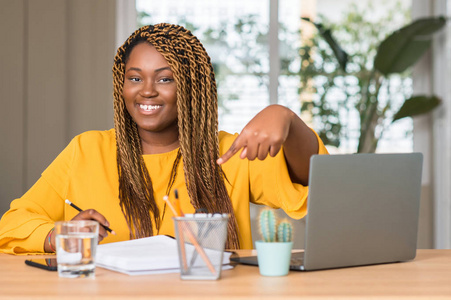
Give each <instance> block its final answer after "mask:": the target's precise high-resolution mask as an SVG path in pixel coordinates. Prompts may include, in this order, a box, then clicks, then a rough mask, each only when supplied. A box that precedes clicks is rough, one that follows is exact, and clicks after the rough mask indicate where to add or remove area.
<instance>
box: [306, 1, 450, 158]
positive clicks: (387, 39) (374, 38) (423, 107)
mask: <svg viewBox="0 0 451 300" xmlns="http://www.w3.org/2000/svg"><path fill="white" fill-rule="evenodd" d="M395 9H396V8H395ZM369 10H371V8H369ZM392 17H393V15H392V14H387V17H386V19H384V20H380V22H379V23H375V22H373V23H371V22H369V21H368V20H367V19H366V18H365V15H364V13H363V12H359V11H358V10H357V8H356V7H355V6H354V8H353V9H351V12H349V13H348V15H347V17H346V18H345V22H344V23H343V24H340V25H337V24H327V21H324V22H313V21H312V20H310V19H308V18H303V20H304V21H306V22H310V23H312V24H313V25H314V26H315V27H316V29H317V33H316V34H314V35H313V37H312V38H310V39H307V40H305V41H304V46H303V47H301V49H300V56H301V65H302V67H301V70H300V76H301V88H300V92H301V100H302V102H303V105H302V108H301V110H302V112H303V114H304V115H305V114H306V113H307V114H309V115H310V116H311V117H312V118H313V122H314V127H315V129H316V130H317V132H318V133H319V135H320V137H321V138H322V140H323V141H324V142H325V144H326V145H332V146H336V147H338V146H340V143H341V142H342V141H343V140H344V139H349V138H351V137H352V136H354V137H355V138H357V140H358V142H357V149H356V152H375V151H376V148H377V145H378V142H379V140H380V139H381V137H382V135H383V133H384V132H385V131H386V129H387V128H388V127H389V126H390V125H391V124H393V123H394V122H396V121H397V120H400V119H402V118H405V117H412V116H416V115H419V114H424V113H428V112H430V111H431V110H433V109H434V108H435V107H437V106H438V105H439V104H440V99H439V98H438V97H437V96H435V95H411V79H410V76H409V73H408V72H409V68H410V67H412V66H413V65H415V63H416V62H417V61H418V60H419V59H420V58H421V57H422V56H423V55H424V54H425V52H426V51H427V50H428V49H429V48H430V46H431V43H432V36H433V34H434V33H436V32H438V31H439V30H440V29H442V28H443V27H444V25H445V24H446V18H445V17H431V18H424V19H418V20H415V21H413V22H411V23H409V24H407V25H405V26H402V27H401V28H399V29H397V30H394V31H392V32H388V33H385V32H383V29H384V28H387V26H389V25H388V24H390V23H391V22H389V20H390V18H392ZM332 33H334V35H333V34H332ZM335 34H336V36H335ZM337 37H338V38H337ZM342 44H343V45H345V46H347V47H348V48H349V49H350V50H351V51H353V52H352V54H349V53H351V51H349V53H348V52H347V51H345V50H344V47H343V46H342ZM355 117H358V119H359V124H351V122H350V121H349V120H350V119H352V118H354V119H355ZM356 132H358V133H357V134H356Z"/></svg>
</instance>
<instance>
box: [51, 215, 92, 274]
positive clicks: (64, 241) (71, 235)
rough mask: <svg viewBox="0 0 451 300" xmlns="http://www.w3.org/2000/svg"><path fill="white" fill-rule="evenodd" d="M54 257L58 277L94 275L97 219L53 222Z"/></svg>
mask: <svg viewBox="0 0 451 300" xmlns="http://www.w3.org/2000/svg"><path fill="white" fill-rule="evenodd" d="M55 234H56V236H55V241H56V258H57V262H58V274H59V276H60V277H68V278H78V277H91V278H93V277H95V257H96V249H97V241H98V236H99V223H98V222H97V221H63V222H56V223H55Z"/></svg>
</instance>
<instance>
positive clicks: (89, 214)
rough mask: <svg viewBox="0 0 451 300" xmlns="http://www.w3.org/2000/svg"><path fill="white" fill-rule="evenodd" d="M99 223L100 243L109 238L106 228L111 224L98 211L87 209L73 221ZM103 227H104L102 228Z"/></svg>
mask: <svg viewBox="0 0 451 300" xmlns="http://www.w3.org/2000/svg"><path fill="white" fill-rule="evenodd" d="M77 220H78V221H89V220H93V221H97V222H99V225H100V226H99V243H100V242H101V241H102V240H103V239H104V238H106V237H107V236H108V231H106V229H105V227H104V226H106V227H109V226H110V223H109V222H108V220H107V219H106V218H105V217H104V216H103V215H102V214H101V213H99V212H98V211H96V210H95V209H87V210H84V211H81V212H80V213H79V214H78V215H76V216H75V217H73V218H72V221H77ZM102 225H103V226H102ZM52 238H53V239H54V237H53V236H52Z"/></svg>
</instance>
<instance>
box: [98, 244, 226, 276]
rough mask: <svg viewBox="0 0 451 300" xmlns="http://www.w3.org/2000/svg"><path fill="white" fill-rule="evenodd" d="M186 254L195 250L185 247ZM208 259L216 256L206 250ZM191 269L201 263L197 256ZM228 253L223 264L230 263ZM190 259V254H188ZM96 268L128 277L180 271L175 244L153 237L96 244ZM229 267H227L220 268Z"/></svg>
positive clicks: (211, 251) (213, 252)
mask: <svg viewBox="0 0 451 300" xmlns="http://www.w3.org/2000/svg"><path fill="white" fill-rule="evenodd" d="M185 246H186V251H187V254H189V253H191V252H192V251H194V249H193V248H194V247H193V246H191V245H185ZM205 252H206V253H207V256H209V257H213V256H214V255H218V254H217V253H215V252H218V251H213V250H209V249H205ZM198 256H199V257H198V258H196V261H195V263H194V266H196V265H198V264H199V263H201V262H200V261H199V260H202V258H201V257H200V255H198ZM230 256H231V253H230V252H224V257H223V264H224V265H227V264H229V263H230ZM188 257H191V255H188ZM96 265H97V266H99V267H102V268H106V269H110V270H113V271H118V272H122V273H126V274H129V275H142V274H157V273H158V274H159V273H176V272H180V269H179V268H180V265H179V259H178V252H177V241H176V240H175V239H173V238H171V237H168V236H163V235H159V236H152V237H147V238H142V239H136V240H130V241H123V242H116V243H110V244H104V245H99V246H98V247H97V254H96ZM224 267H227V268H230V266H223V269H225V268H224Z"/></svg>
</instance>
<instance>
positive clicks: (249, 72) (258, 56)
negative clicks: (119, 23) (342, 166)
mask: <svg viewBox="0 0 451 300" xmlns="http://www.w3.org/2000/svg"><path fill="white" fill-rule="evenodd" d="M351 2H355V1H331V0H310V1H307V0H302V1H301V0H229V1H214V0H189V1H188V0H166V1H163V2H162V1H160V2H155V1H146V0H136V7H137V11H138V16H139V23H140V25H145V24H154V23H160V22H167V23H175V24H180V25H183V26H185V27H186V28H188V29H189V30H191V31H192V32H193V33H194V34H195V35H196V36H197V37H198V38H199V39H200V40H201V42H202V43H203V44H204V46H205V48H206V49H207V51H208V53H209V54H210V56H211V59H212V62H213V65H214V67H215V73H216V78H217V81H218V96H219V129H220V130H225V131H228V132H231V133H234V132H240V131H241V129H242V128H243V127H244V126H245V125H246V123H247V122H248V121H249V120H250V119H251V118H252V117H253V116H254V115H255V114H256V113H258V112H259V111H260V110H261V109H263V108H264V107H266V106H267V105H269V104H270V103H275V102H276V101H277V102H278V103H280V104H283V105H285V106H287V107H289V108H291V109H292V110H293V111H294V112H296V113H298V114H300V110H301V102H300V96H299V85H300V76H299V67H300V57H299V48H300V45H301V38H300V34H299V29H300V28H301V26H302V24H301V20H300V16H301V13H307V12H308V13H310V14H311V15H312V16H315V15H316V14H323V15H326V16H329V17H331V19H333V20H334V21H335V20H338V19H339V18H340V17H342V16H343V14H342V13H341V12H342V11H343V10H345V9H346V8H347V7H348V6H349V4H350V3H351ZM367 2H368V3H369V2H370V1H369V0H363V1H359V4H361V5H366V4H367ZM403 2H405V3H410V0H403ZM301 4H302V7H301ZM384 4H387V2H384ZM374 7H377V11H378V12H379V13H380V14H384V9H386V8H385V6H380V5H375V6H374ZM270 8H271V10H270ZM274 8H276V9H277V10H278V14H275V17H274ZM271 12H273V13H272V14H271ZM376 15H377V14H376ZM271 16H272V17H271ZM274 18H275V19H278V20H274ZM270 24H271V26H272V27H271V30H274V26H275V27H278V28H277V30H276V32H278V34H276V35H272V34H271V30H270ZM277 36H278V38H277ZM270 45H271V46H270ZM270 47H273V49H274V47H275V48H276V52H275V53H277V57H275V56H274V55H270V50H271V49H270ZM274 78H275V79H274ZM274 94H275V95H274ZM306 121H308V120H306ZM411 131H412V121H411V120H402V121H398V124H396V125H394V126H391V127H390V129H389V130H388V131H387V132H386V134H385V135H384V138H383V140H381V142H380V146H379V148H378V152H409V151H412V148H413V145H412V134H411ZM357 137H358V136H357ZM328 148H329V149H331V148H330V147H328ZM355 149H356V135H355V134H351V135H350V136H349V138H348V140H346V141H345V142H343V143H342V146H341V148H340V149H337V150H336V151H338V152H355ZM332 152H335V150H333V149H332Z"/></svg>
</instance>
